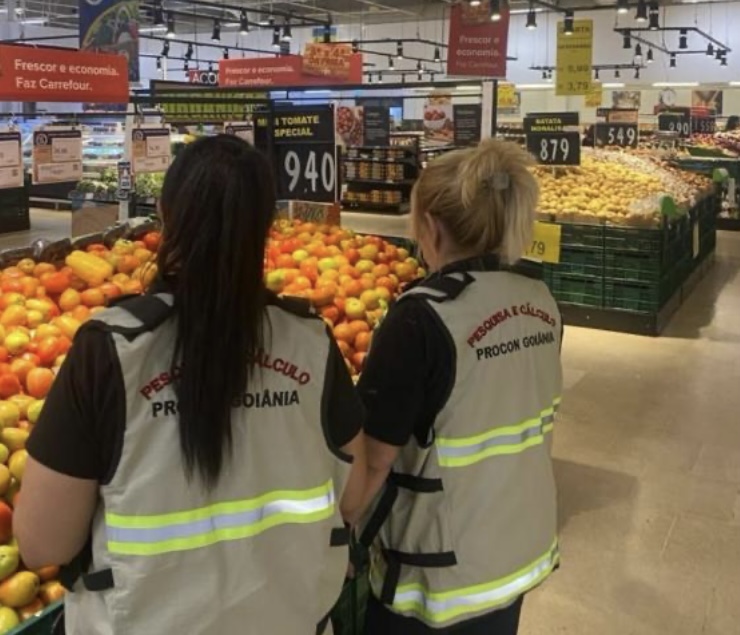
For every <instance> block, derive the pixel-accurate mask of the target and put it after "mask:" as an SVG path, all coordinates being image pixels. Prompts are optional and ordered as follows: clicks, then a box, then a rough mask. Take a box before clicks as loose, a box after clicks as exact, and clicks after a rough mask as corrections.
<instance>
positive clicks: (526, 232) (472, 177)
mask: <svg viewBox="0 0 740 635" xmlns="http://www.w3.org/2000/svg"><path fill="white" fill-rule="evenodd" d="M531 164H532V159H531V157H530V156H529V154H527V152H526V151H525V150H523V149H522V148H520V147H519V146H517V145H515V144H513V143H510V142H507V141H500V140H497V139H488V140H486V141H483V142H482V143H481V144H480V145H478V146H477V147H476V148H470V149H467V150H456V151H454V152H450V153H448V154H444V155H442V156H441V157H439V158H437V159H435V160H433V161H432V162H431V163H430V164H429V166H428V167H427V168H426V169H425V170H424V172H422V174H421V176H420V177H419V180H418V181H417V183H416V185H415V186H414V192H413V195H412V201H413V206H414V213H413V216H412V222H413V223H414V229H415V231H417V230H418V220H419V215H420V214H424V213H428V214H429V215H431V216H432V217H434V218H436V219H438V220H439V221H440V222H441V223H442V224H443V225H444V227H445V228H446V230H447V232H448V233H449V235H450V237H451V239H452V240H453V241H454V242H455V243H456V245H457V246H458V247H459V248H460V249H465V250H467V251H472V252H476V253H481V254H482V253H488V252H493V253H496V254H497V255H498V256H499V257H500V258H501V260H502V261H503V262H504V263H508V264H511V263H514V262H516V261H517V260H519V259H520V258H521V257H522V255H523V254H524V251H525V248H526V246H527V245H529V243H530V241H531V239H532V231H533V227H534V220H535V214H536V208H537V200H538V198H539V187H538V185H537V181H536V179H535V177H534V175H533V174H532V173H531V171H530V170H529V167H530V165H531Z"/></svg>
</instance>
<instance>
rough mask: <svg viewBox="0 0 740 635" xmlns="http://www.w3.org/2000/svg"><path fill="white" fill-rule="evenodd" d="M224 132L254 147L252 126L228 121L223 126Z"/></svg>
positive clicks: (241, 122)
mask: <svg viewBox="0 0 740 635" xmlns="http://www.w3.org/2000/svg"><path fill="white" fill-rule="evenodd" d="M224 132H225V133H226V134H230V135H234V136H235V137H239V138H240V139H243V140H244V141H246V142H247V143H248V144H249V145H254V126H253V125H252V124H251V123H245V122H243V121H229V122H227V123H225V124H224Z"/></svg>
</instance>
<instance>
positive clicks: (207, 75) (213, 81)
mask: <svg viewBox="0 0 740 635" xmlns="http://www.w3.org/2000/svg"><path fill="white" fill-rule="evenodd" d="M188 81H189V82H190V83H191V84H203V85H205V86H218V73H217V72H216V71H214V70H213V69H212V68H211V69H205V68H203V69H199V68H194V69H193V70H190V71H188Z"/></svg>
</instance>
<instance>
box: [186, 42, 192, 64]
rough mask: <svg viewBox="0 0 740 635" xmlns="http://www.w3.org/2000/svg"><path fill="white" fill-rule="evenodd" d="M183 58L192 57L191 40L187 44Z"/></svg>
mask: <svg viewBox="0 0 740 635" xmlns="http://www.w3.org/2000/svg"><path fill="white" fill-rule="evenodd" d="M185 59H186V60H190V59H193V44H192V42H191V43H190V44H188V49H187V51H185Z"/></svg>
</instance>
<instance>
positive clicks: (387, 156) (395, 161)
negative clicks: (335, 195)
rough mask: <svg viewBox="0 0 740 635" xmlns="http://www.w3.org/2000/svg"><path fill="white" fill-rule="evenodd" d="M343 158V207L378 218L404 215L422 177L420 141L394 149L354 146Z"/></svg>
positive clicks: (394, 147) (415, 139)
mask: <svg viewBox="0 0 740 635" xmlns="http://www.w3.org/2000/svg"><path fill="white" fill-rule="evenodd" d="M345 152H346V153H345V154H344V155H343V156H342V182H343V184H344V185H343V195H342V205H343V207H344V208H345V209H348V210H354V211H358V212H368V213H376V214H396V215H398V214H405V213H406V212H407V211H408V209H409V201H410V198H411V188H412V187H413V186H414V183H415V182H416V179H417V178H418V176H419V168H420V165H419V140H418V138H414V139H413V143H411V144H403V145H391V146H377V147H371V146H352V147H350V148H348V149H347V150H346V151H345Z"/></svg>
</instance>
